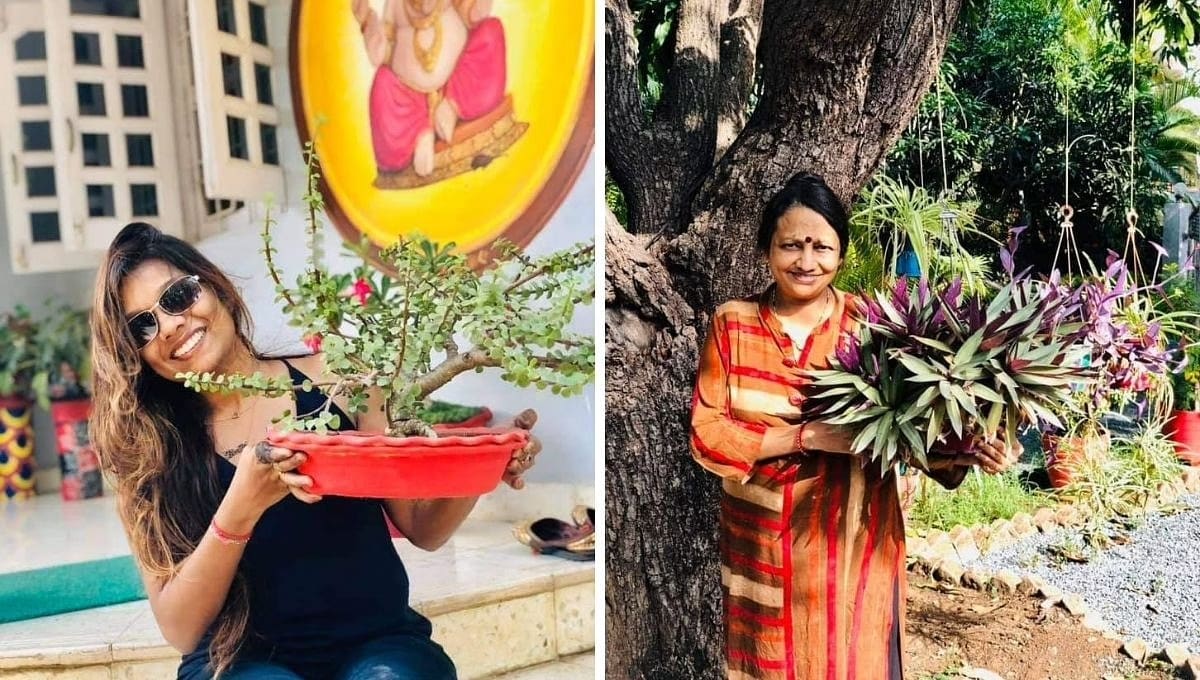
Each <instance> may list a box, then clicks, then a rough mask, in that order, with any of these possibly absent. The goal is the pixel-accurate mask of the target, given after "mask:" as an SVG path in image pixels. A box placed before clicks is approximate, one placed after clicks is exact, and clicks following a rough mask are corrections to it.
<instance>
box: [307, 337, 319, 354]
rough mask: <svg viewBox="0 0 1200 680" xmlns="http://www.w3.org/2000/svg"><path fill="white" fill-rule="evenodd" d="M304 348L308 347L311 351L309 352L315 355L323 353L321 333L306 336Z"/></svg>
mask: <svg viewBox="0 0 1200 680" xmlns="http://www.w3.org/2000/svg"><path fill="white" fill-rule="evenodd" d="M304 346H305V347H307V348H308V349H309V351H311V352H312V353H313V354H319V353H320V352H321V335H320V333H314V334H312V335H307V336H305V337H304Z"/></svg>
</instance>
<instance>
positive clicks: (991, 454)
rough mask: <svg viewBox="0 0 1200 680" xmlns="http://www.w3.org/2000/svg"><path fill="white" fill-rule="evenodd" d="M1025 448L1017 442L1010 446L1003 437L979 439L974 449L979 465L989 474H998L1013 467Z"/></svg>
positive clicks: (973, 452)
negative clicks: (1012, 446)
mask: <svg viewBox="0 0 1200 680" xmlns="http://www.w3.org/2000/svg"><path fill="white" fill-rule="evenodd" d="M1022 451H1024V448H1023V447H1022V446H1021V443H1020V442H1017V444H1016V447H1015V448H1009V447H1008V446H1007V445H1006V444H1005V442H1004V440H1003V439H999V438H992V439H979V440H977V441H976V443H975V447H974V448H973V450H972V454H974V456H975V458H976V460H977V461H978V463H979V467H981V468H983V471H984V472H986V473H988V474H989V475H998V474H1000V473H1001V472H1004V471H1005V470H1007V469H1009V468H1010V467H1012V465H1013V463H1015V462H1017V459H1018V458H1020V457H1021V453H1022Z"/></svg>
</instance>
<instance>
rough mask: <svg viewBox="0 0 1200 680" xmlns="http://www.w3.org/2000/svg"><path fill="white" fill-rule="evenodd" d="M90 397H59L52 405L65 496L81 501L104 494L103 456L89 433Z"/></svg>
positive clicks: (62, 488) (51, 412) (61, 489)
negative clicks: (59, 399)
mask: <svg viewBox="0 0 1200 680" xmlns="http://www.w3.org/2000/svg"><path fill="white" fill-rule="evenodd" d="M91 411H92V402H91V400H90V399H72V400H69V401H56V402H54V403H53V404H51V405H50V417H51V418H52V419H53V420H54V432H55V435H56V436H57V439H58V465H59V469H60V470H61V471H62V486H61V487H60V493H62V497H63V500H68V501H78V500H83V499H85V498H96V497H98V496H103V495H104V478H103V476H102V475H101V474H100V459H99V457H98V456H97V455H96V449H95V448H93V447H92V440H91V437H90V436H88V416H90V415H91Z"/></svg>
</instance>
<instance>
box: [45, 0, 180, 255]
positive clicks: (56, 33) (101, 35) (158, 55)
mask: <svg viewBox="0 0 1200 680" xmlns="http://www.w3.org/2000/svg"><path fill="white" fill-rule="evenodd" d="M44 7H45V11H46V26H47V28H46V46H47V50H48V51H49V54H50V73H51V76H50V90H51V100H52V108H53V109H54V113H55V116H56V118H57V122H58V126H57V129H58V130H61V131H62V139H63V140H64V143H63V144H60V145H59V150H60V151H61V152H65V156H63V162H64V164H65V170H66V176H67V177H69V178H70V180H71V182H70V186H68V187H64V191H65V192H69V193H64V200H65V202H69V203H70V205H71V217H72V221H71V223H70V224H69V225H66V226H65V227H64V228H65V229H67V230H69V231H71V232H72V237H71V238H69V239H67V240H66V243H67V247H68V248H70V249H76V250H83V251H93V252H96V251H99V252H102V251H103V250H105V249H106V248H107V247H108V244H109V243H110V242H111V241H112V239H113V237H114V236H116V234H117V232H118V231H120V229H121V228H122V227H123V226H124V225H125V224H127V223H128V222H132V221H146V222H150V223H151V224H154V225H155V226H157V227H159V228H160V229H162V230H163V231H165V232H167V233H173V234H176V235H179V234H181V232H182V226H183V219H182V215H181V211H182V207H181V203H180V196H179V191H180V186H179V184H180V181H179V172H178V165H177V162H178V159H177V156H176V150H175V146H176V138H175V112H174V102H172V100H171V92H170V87H169V85H170V81H169V69H168V61H167V60H168V54H167V40H168V37H167V35H166V24H165V21H164V17H163V6H162V3H161V2H158V1H156V0H110V1H107V2H97V1H95V0H45V3H44Z"/></svg>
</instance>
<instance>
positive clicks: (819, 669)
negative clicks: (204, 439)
mask: <svg viewBox="0 0 1200 680" xmlns="http://www.w3.org/2000/svg"><path fill="white" fill-rule="evenodd" d="M769 296H770V289H767V291H765V292H764V293H763V294H762V295H760V296H758V297H757V298H754V299H746V300H737V301H733V302H729V303H726V304H725V305H722V306H721V307H720V308H719V309H718V310H717V312H716V314H715V315H714V317H713V321H712V326H711V329H710V332H709V336H708V340H707V342H706V343H705V346H704V349H703V352H702V355H701V360H700V370H699V376H698V378H697V383H696V392H695V397H694V399H693V405H692V436H691V447H692V454H693V456H694V457H695V459H696V461H697V462H698V463H699V464H700V465H702V466H704V467H705V468H706V469H708V470H709V471H711V472H713V473H715V474H717V475H719V476H721V477H722V478H723V490H724V493H723V495H722V502H721V562H722V565H721V580H722V586H723V588H722V589H723V592H724V597H725V624H726V652H727V653H726V660H727V677H728V678H730V679H731V680H743V679H745V680H749V679H751V678H754V679H763V680H768V679H769V680H776V679H778V680H817V679H820V680H883V679H886V680H900V678H902V674H903V671H902V665H901V659H902V656H903V655H902V649H901V633H902V631H903V622H904V613H903V612H904V596H905V580H904V520H903V517H902V515H901V512H900V501H899V497H898V494H897V488H896V478H895V474H894V473H893V472H889V473H888V474H887V475H886V476H881V474H880V472H879V469H878V467H877V466H875V465H869V466H866V467H863V465H862V464H861V462H862V460H863V459H862V458H860V457H858V456H849V455H841V454H822V453H812V454H810V455H808V456H806V457H803V458H799V459H796V460H793V461H790V462H788V463H785V462H781V461H778V460H775V461H768V462H765V463H757V464H756V463H755V462H754V460H755V458H756V455H755V454H756V453H757V452H758V450H759V447H760V445H761V442H762V438H763V435H764V434H765V433H766V432H767V430H768V428H772V427H780V426H788V425H793V424H795V423H797V422H799V421H800V420H801V415H802V413H801V411H802V402H803V398H802V394H801V389H802V387H803V385H804V379H803V377H802V376H801V373H802V371H804V370H806V369H812V368H823V367H826V366H828V357H829V356H831V355H832V353H833V350H834V348H835V344H836V343H837V342H838V341H839V338H840V337H841V336H842V334H843V333H845V332H847V331H849V330H851V329H852V328H853V327H854V319H853V313H854V306H855V305H854V302H853V300H854V298H853V297H851V296H848V295H846V294H844V293H842V292H840V291H836V307H835V310H834V313H833V314H832V315H831V317H830V319H829V321H827V322H825V324H824V325H823V326H822V327H820V328H818V329H816V330H814V331H813V333H812V335H811V336H810V337H809V338H808V339H807V341H806V342H805V344H804V345H803V347H799V348H797V347H795V346H794V345H793V343H792V341H791V339H790V338H789V337H788V336H787V335H786V334H785V333H784V331H783V328H782V326H781V325H780V323H779V320H778V318H777V317H776V316H775V315H774V313H773V312H772V311H771V307H770V304H768V301H769V300H770V297H769ZM964 470H965V469H964Z"/></svg>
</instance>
